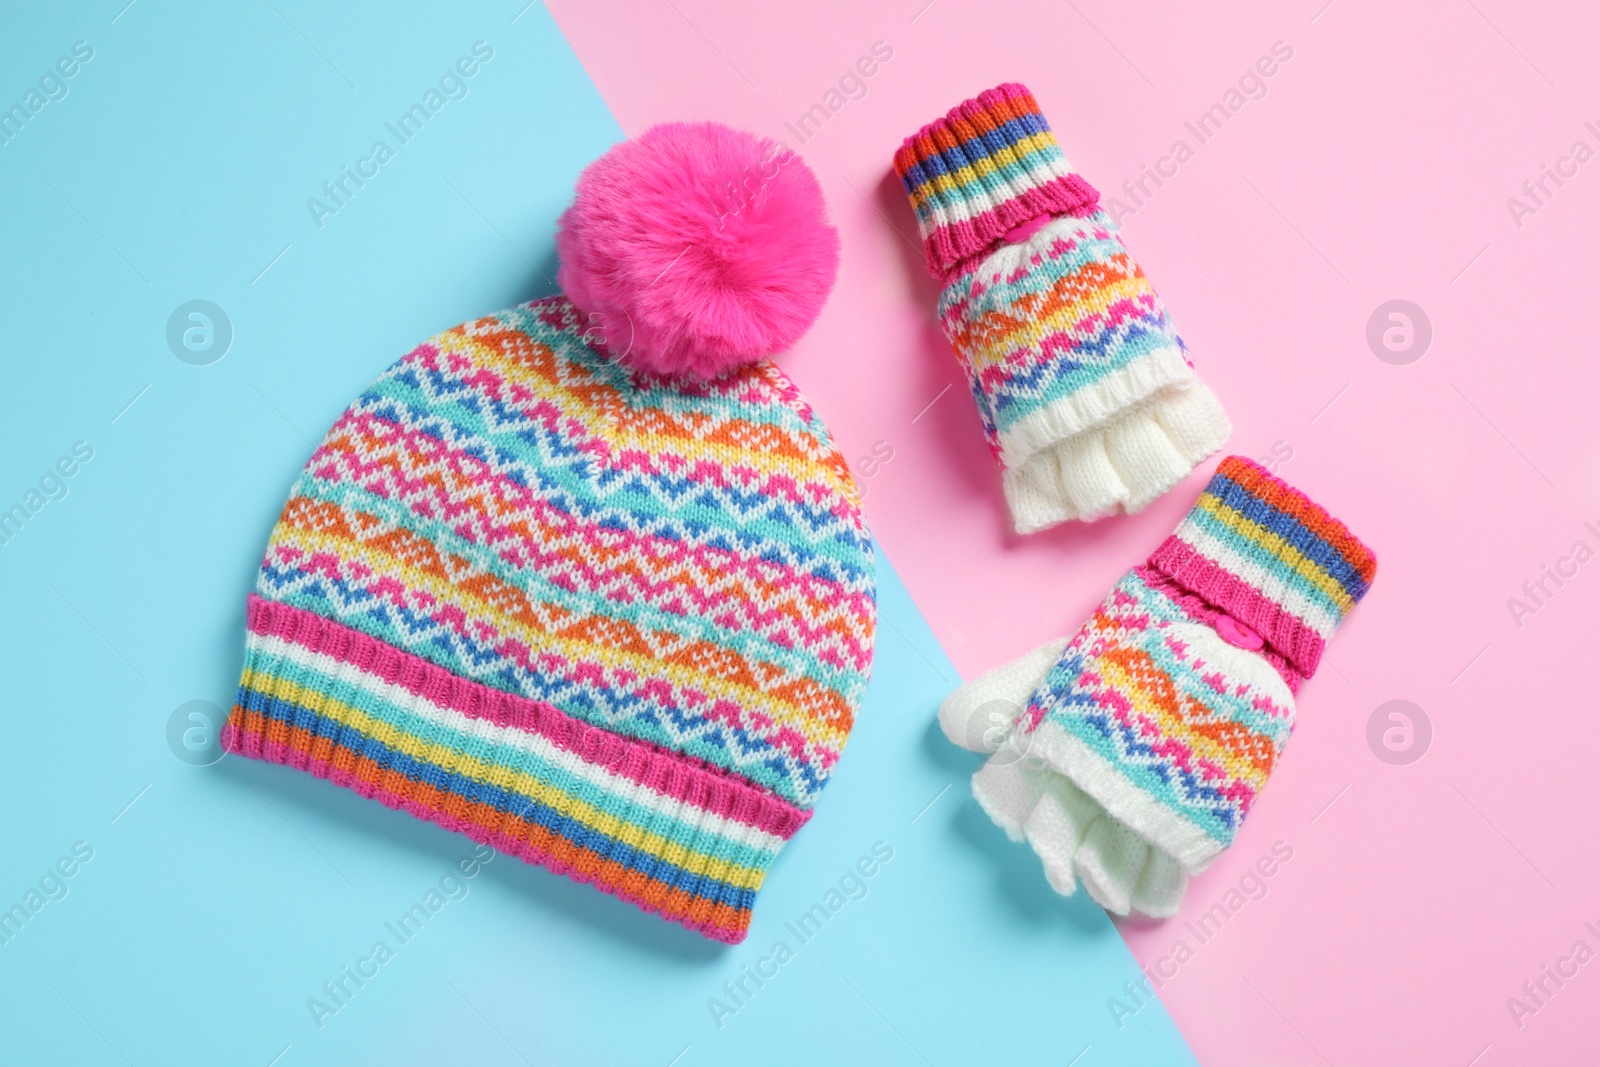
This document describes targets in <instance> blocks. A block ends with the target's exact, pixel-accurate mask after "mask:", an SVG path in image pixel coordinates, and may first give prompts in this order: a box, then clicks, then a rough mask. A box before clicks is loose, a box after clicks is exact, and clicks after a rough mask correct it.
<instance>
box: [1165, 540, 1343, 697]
mask: <svg viewBox="0 0 1600 1067" xmlns="http://www.w3.org/2000/svg"><path fill="white" fill-rule="evenodd" d="M1150 566H1151V567H1153V568H1155V569H1156V570H1158V571H1160V572H1161V573H1162V574H1164V575H1166V576H1167V577H1168V578H1171V579H1172V580H1173V581H1174V582H1176V583H1177V584H1178V585H1180V586H1182V587H1183V588H1184V589H1187V590H1188V591H1189V592H1191V593H1194V594H1195V595H1197V596H1199V597H1201V598H1203V599H1204V600H1205V601H1206V602H1207V603H1208V604H1210V605H1211V606H1212V607H1214V608H1216V609H1217V610H1218V611H1219V612H1222V613H1225V614H1228V615H1232V616H1233V617H1234V618H1235V619H1237V620H1239V621H1240V622H1242V623H1244V624H1245V625H1246V626H1248V627H1250V628H1251V629H1252V630H1254V631H1255V632H1256V633H1258V634H1260V635H1261V636H1262V638H1264V639H1265V640H1266V642H1267V644H1269V645H1271V646H1272V647H1273V648H1274V649H1276V650H1277V651H1278V652H1279V653H1280V654H1281V655H1282V656H1283V657H1284V659H1286V660H1288V662H1289V665H1290V666H1291V667H1293V668H1294V669H1295V670H1296V671H1298V672H1299V673H1300V675H1301V676H1302V677H1305V678H1310V677H1311V676H1312V675H1314V674H1316V673H1317V664H1319V663H1320V662H1322V647H1323V640H1322V635H1321V634H1318V633H1317V632H1316V631H1315V630H1312V629H1311V628H1310V627H1308V626H1307V625H1306V624H1305V623H1303V622H1301V621H1300V620H1299V619H1297V618H1295V617H1294V616H1293V615H1290V614H1289V613H1288V612H1287V611H1285V610H1283V608H1282V607H1280V606H1279V605H1278V604H1276V603H1274V602H1273V601H1271V600H1268V599H1267V598H1266V597H1264V596H1262V595H1261V591H1260V590H1258V589H1256V588H1255V586H1253V585H1250V584H1249V583H1248V582H1245V581H1244V580H1243V579H1241V578H1239V576H1238V575H1235V574H1232V573H1230V572H1229V571H1227V570H1225V569H1224V568H1223V567H1222V566H1220V565H1219V564H1218V563H1217V562H1216V561H1215V560H1212V559H1208V558H1207V557H1205V556H1203V555H1201V554H1200V553H1199V552H1197V551H1196V550H1195V548H1194V546H1192V545H1190V544H1188V543H1187V542H1185V541H1183V540H1182V539H1180V538H1179V537H1178V536H1177V535H1176V534H1174V535H1172V536H1171V537H1168V538H1167V539H1166V540H1165V541H1164V542H1162V544H1161V547H1160V548H1158V549H1156V550H1155V552H1153V553H1151V555H1150Z"/></svg>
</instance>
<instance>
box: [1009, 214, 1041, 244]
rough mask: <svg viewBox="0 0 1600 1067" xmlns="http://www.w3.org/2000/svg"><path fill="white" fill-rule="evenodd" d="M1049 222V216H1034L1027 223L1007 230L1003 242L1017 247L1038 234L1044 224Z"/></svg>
mask: <svg viewBox="0 0 1600 1067" xmlns="http://www.w3.org/2000/svg"><path fill="white" fill-rule="evenodd" d="M1049 221H1050V216H1049V215H1035V216H1034V217H1033V218H1031V219H1029V220H1028V221H1027V222H1024V223H1020V224H1019V225H1016V226H1013V227H1011V229H1009V230H1007V231H1006V236H1005V242H1006V243H1007V244H1013V245H1019V244H1021V243H1022V242H1023V241H1026V240H1027V239H1028V238H1030V237H1032V236H1033V235H1034V234H1036V233H1038V232H1039V231H1040V230H1042V229H1044V224H1045V223H1047V222H1049Z"/></svg>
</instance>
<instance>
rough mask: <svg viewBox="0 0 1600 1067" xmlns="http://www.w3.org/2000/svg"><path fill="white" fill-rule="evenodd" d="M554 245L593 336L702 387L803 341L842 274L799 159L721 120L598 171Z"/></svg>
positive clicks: (833, 234) (678, 125)
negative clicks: (704, 380)
mask: <svg viewBox="0 0 1600 1067" xmlns="http://www.w3.org/2000/svg"><path fill="white" fill-rule="evenodd" d="M556 248H557V250H558V251H559V252H560V254H561V271H560V274H559V275H558V279H559V282H560V285H561V288H562V289H563V290H565V291H566V294H567V296H568V297H569V298H571V300H572V302H573V303H574V304H575V305H576V306H577V307H578V309H579V310H581V311H583V312H585V313H586V314H587V315H588V319H589V324H590V327H591V336H595V335H598V336H600V337H603V338H604V344H605V348H606V349H607V350H608V351H609V352H611V353H612V354H613V355H614V356H615V357H616V358H617V359H620V360H622V361H623V362H625V363H628V364H630V365H632V366H634V367H637V368H639V369H640V370H645V371H650V372H653V373H658V374H682V375H686V376H689V377H694V378H714V377H717V376H718V375H720V374H723V373H724V372H726V371H728V370H730V369H732V368H734V367H737V366H740V365H741V364H745V363H750V362H754V361H755V360H758V359H763V358H765V357H767V356H770V355H772V354H774V353H776V352H779V351H782V350H783V349H785V348H787V347H789V346H790V345H791V344H793V343H794V342H795V341H796V340H798V339H799V337H800V335H801V334H803V333H805V332H806V330H807V329H808V328H809V327H810V326H811V324H812V323H813V322H815V321H816V318H817V315H818V314H819V313H821V311H822V304H823V302H824V301H825V300H826V299H827V297H828V291H829V290H830V289H832V288H833V279H834V275H835V274H836V273H837V272H838V269H839V234H838V232H837V231H835V230H834V228H833V227H832V226H830V225H829V224H828V221H827V217H826V211H825V205H824V204H823V200H822V188H821V187H820V186H819V185H818V184H817V179H816V176H815V175H813V174H812V173H811V170H810V169H809V168H808V167H807V166H806V165H805V163H804V162H802V161H801V159H800V157H799V156H797V155H795V154H794V153H793V152H791V151H789V150H788V149H787V148H784V147H783V146H781V145H779V144H777V143H776V142H774V141H771V140H769V139H766V138H759V137H756V136H754V135H752V134H748V133H743V132H741V131H739V130H734V129H730V128H729V127H727V126H723V125H721V124H719V123H713V122H701V123H687V122H674V123H668V124H666V125H662V126H653V127H651V128H650V129H648V130H646V131H645V132H644V133H643V134H641V135H640V136H638V137H636V138H634V139H632V140H629V141H625V142H623V143H622V144H619V145H617V146H616V147H615V148H612V149H611V150H610V151H609V152H607V153H606V154H605V155H603V156H601V157H600V158H599V159H598V160H596V161H595V162H594V163H592V164H590V165H589V167H588V168H587V169H586V170H585V171H584V172H583V174H582V175H581V176H580V177H579V178H578V189H577V196H576V198H575V199H574V200H573V202H572V206H571V207H569V208H567V210H566V212H565V213H564V214H563V215H562V216H561V223H560V229H559V231H558V232H557V234H556Z"/></svg>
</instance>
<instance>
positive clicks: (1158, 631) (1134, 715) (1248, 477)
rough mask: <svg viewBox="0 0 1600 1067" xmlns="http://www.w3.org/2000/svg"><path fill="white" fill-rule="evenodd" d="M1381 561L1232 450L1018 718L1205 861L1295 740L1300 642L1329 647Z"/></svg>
mask: <svg viewBox="0 0 1600 1067" xmlns="http://www.w3.org/2000/svg"><path fill="white" fill-rule="evenodd" d="M1376 567H1377V561H1376V557H1374V556H1373V554H1372V552H1371V550H1370V549H1368V548H1367V547H1366V546H1365V545H1363V544H1362V543H1361V542H1360V541H1359V540H1357V539H1356V538H1355V537H1354V536H1353V535H1352V534H1351V533H1350V532H1349V530H1348V529H1346V527H1345V526H1344V524H1343V523H1340V522H1338V521H1337V520H1336V519H1333V518H1332V517H1331V516H1329V515H1328V513H1327V512H1326V511H1325V510H1323V509H1322V508H1321V507H1319V506H1318V505H1316V504H1315V503H1313V502H1312V501H1311V500H1309V499H1308V498H1307V497H1306V496H1305V495H1304V494H1302V493H1300V492H1299V491H1298V490H1296V489H1293V488H1291V487H1289V486H1287V485H1285V484H1284V483H1283V482H1282V481H1280V480H1279V479H1277V478H1276V477H1274V476H1273V475H1272V474H1270V473H1269V472H1267V471H1266V470H1265V469H1264V468H1262V467H1260V466H1259V465H1257V464H1255V463H1253V462H1251V461H1250V460H1248V459H1244V458H1243V457H1239V456H1232V457H1229V458H1228V459H1226V460H1224V461H1223V462H1222V464H1221V465H1220V466H1219V467H1218V470H1217V473H1216V474H1215V475H1214V476H1213V478H1212V480H1211V483H1210V485H1209V486H1208V487H1207V489H1206V492H1205V493H1204V494H1203V495H1202V496H1201V498H1200V500H1199V501H1198V502H1197V503H1196V504H1195V506H1194V508H1193V509H1191V511H1190V513H1189V515H1188V516H1187V517H1186V518H1185V519H1184V521H1183V522H1182V523H1181V524H1180V526H1179V528H1178V533H1177V534H1176V535H1175V536H1174V537H1173V538H1171V539H1169V540H1168V541H1167V542H1166V543H1164V544H1163V545H1162V546H1161V548H1159V549H1158V550H1157V551H1156V553H1155V554H1154V555H1153V556H1152V557H1151V560H1150V563H1149V565H1147V566H1142V567H1137V568H1135V569H1134V570H1132V571H1130V572H1128V573H1127V574H1126V575H1124V576H1123V577H1122V579H1121V580H1119V581H1118V582H1117V584H1116V585H1115V586H1114V587H1113V588H1112V590H1111V594H1110V595H1109V596H1108V597H1107V598H1106V600H1105V602H1104V603H1103V604H1102V605H1101V606H1100V608H1099V609H1098V610H1097V611H1096V612H1095V614H1094V617H1093V618H1091V619H1090V620H1089V621H1088V622H1087V623H1085V624H1084V626H1083V628H1082V629H1081V630H1079V631H1078V633H1077V634H1076V635H1075V636H1074V637H1073V639H1072V641H1071V642H1070V643H1069V644H1068V645H1067V648H1066V651H1065V652H1064V653H1063V654H1062V656H1061V658H1060V660H1059V661H1058V663H1057V664H1056V666H1055V667H1054V668H1052V669H1051V671H1050V672H1049V674H1048V675H1047V676H1046V677H1045V679H1044V682H1043V684H1042V685H1041V686H1040V687H1039V689H1038V690H1037V692H1036V693H1035V694H1034V696H1033V698H1032V700H1031V701H1030V703H1029V705H1028V707H1027V709H1026V710H1025V711H1024V713H1023V716H1022V718H1021V720H1020V728H1021V730H1022V731H1023V732H1024V733H1032V734H1035V735H1036V736H1035V740H1034V741H1033V742H1032V745H1031V746H1030V751H1034V752H1038V753H1043V754H1045V756H1046V758H1047V759H1049V760H1050V761H1051V762H1052V763H1053V764H1054V765H1055V766H1057V767H1058V768H1060V769H1062V770H1063V771H1064V772H1065V773H1067V774H1068V775H1069V776H1070V777H1071V778H1072V779H1073V780H1074V781H1075V782H1076V783H1077V784H1078V785H1079V786H1080V787H1082V788H1083V789H1084V791H1085V792H1087V793H1088V794H1090V795H1091V796H1093V797H1094V798H1095V799H1096V800H1097V801H1099V802H1100V803H1101V804H1103V805H1104V806H1105V807H1106V809H1107V810H1109V811H1111V812H1112V813H1113V814H1114V815H1115V816H1116V817H1117V818H1118V819H1120V820H1121V821H1122V822H1124V823H1126V824H1128V825H1129V826H1131V827H1133V828H1134V829H1135V830H1136V831H1137V832H1138V833H1139V834H1140V835H1141V836H1142V837H1144V838H1145V839H1146V840H1148V841H1150V842H1151V843H1153V844H1155V845H1157V846H1158V847H1160V848H1162V849H1164V850H1165V851H1166V852H1168V853H1170V854H1171V855H1173V856H1175V857H1176V858H1177V859H1178V860H1179V861H1181V862H1182V863H1183V864H1184V866H1185V867H1186V868H1188V869H1189V870H1190V871H1191V872H1193V871H1197V870H1199V869H1201V868H1202V867H1203V866H1204V864H1205V863H1206V862H1207V861H1209V859H1210V858H1212V857H1213V856H1214V855H1215V854H1216V853H1217V852H1219V851H1221V850H1222V849H1223V848H1226V847H1227V846H1228V845H1230V844H1231V843H1232V842H1233V838H1234V835H1235V833H1236V832H1237V831H1238V828H1239V826H1240V824H1241V823H1242V822H1243V821H1244V818H1245V816H1246V815H1247V814H1249V812H1250V808H1251V805H1252V804H1253V803H1254V802H1255V799H1256V797H1257V795H1258V794H1259V793H1260V791H1261V789H1262V788H1263V787H1264V786H1265V785H1266V782H1267V779H1268V778H1269V777H1270V776H1271V774H1272V770H1273V768H1274V767H1275V766H1276V764H1277V761H1278V758H1279V756H1281V755H1282V753H1283V749H1284V746H1285V745H1286V744H1287V743H1288V740H1289V735H1290V732H1291V730H1292V729H1293V727H1294V719H1295V704H1294V694H1295V693H1296V692H1297V691H1298V688H1299V683H1300V682H1301V681H1303V680H1304V679H1305V678H1308V677H1310V673H1311V670H1312V669H1314V668H1315V656H1313V657H1311V659H1310V660H1308V659H1307V658H1306V656H1305V649H1306V647H1307V645H1306V643H1305V642H1306V639H1305V635H1306V634H1311V635H1312V636H1313V637H1315V639H1316V642H1317V643H1316V645H1315V651H1316V654H1317V655H1320V652H1321V641H1322V640H1323V638H1325V637H1327V636H1330V635H1331V633H1332V627H1333V626H1335V625H1337V622H1338V621H1339V620H1340V619H1342V618H1343V617H1344V614H1345V613H1346V612H1348V611H1349V609H1350V608H1351V607H1353V606H1354V604H1355V602H1356V601H1357V600H1359V599H1360V598H1361V597H1362V596H1364V595H1365V594H1366V591H1367V589H1368V588H1369V587H1370V586H1371V583H1372V580H1373V577H1374V576H1375V574H1376ZM1312 625H1316V626H1326V629H1325V630H1321V631H1313V630H1311V629H1310V627H1311V626H1312ZM1252 631H1257V632H1252ZM1219 635H1223V636H1222V637H1221V638H1220V639H1219ZM1258 653H1259V654H1258Z"/></svg>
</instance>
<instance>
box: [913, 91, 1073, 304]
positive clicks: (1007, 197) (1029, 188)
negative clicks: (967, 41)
mask: <svg viewBox="0 0 1600 1067" xmlns="http://www.w3.org/2000/svg"><path fill="white" fill-rule="evenodd" d="M894 169H895V173H896V174H898V175H900V181H901V183H902V184H903V185H904V186H905V190H906V195H907V196H909V197H910V198H911V207H912V210H913V211H915V212H916V215H917V226H918V228H919V229H920V230H921V231H922V242H923V248H924V250H925V251H926V253H927V257H928V269H929V270H930V271H932V272H933V275H934V277H936V278H939V279H941V280H942V279H944V278H946V277H948V276H949V275H950V274H951V273H953V272H954V270H955V268H956V267H957V266H958V265H959V264H960V263H961V262H962V261H963V260H966V259H969V258H971V257H974V256H980V255H983V254H984V253H986V252H988V251H990V250H992V249H993V248H995V247H996V246H998V245H1000V244H1003V243H1004V242H1005V240H1006V235H1007V233H1008V232H1009V231H1011V230H1012V229H1014V228H1016V227H1019V226H1022V225H1023V224H1024V223H1028V222H1032V221H1033V220H1035V219H1039V220H1044V219H1049V218H1054V217H1056V216H1059V215H1087V214H1089V213H1090V212H1092V211H1094V209H1095V207H1096V205H1097V204H1098V203H1099V201H1100V194H1099V193H1097V192H1095V190H1094V188H1093V187H1092V186H1090V185H1089V183H1088V182H1086V181H1084V180H1083V178H1082V177H1080V176H1079V175H1078V174H1077V173H1076V172H1075V171H1074V170H1073V169H1072V164H1070V163H1068V162H1067V157H1066V156H1065V155H1064V154H1062V151H1061V146H1060V145H1058V144H1057V143H1056V137H1055V134H1053V133H1051V132H1050V124H1049V123H1048V122H1046V121H1045V118H1044V115H1043V114H1042V113H1041V112H1040V111H1039V105H1038V104H1037V103H1036V102H1035V101H1034V99H1033V94H1032V93H1030V92H1028V90H1027V88H1026V87H1024V86H1022V85H1017V84H1015V83H1008V84H1006V85H1001V86H998V87H997V88H994V89H990V90H988V91H987V92H983V93H979V94H978V95H977V96H975V97H973V98H972V99H971V100H968V101H966V102H965V103H962V104H958V105H956V107H954V108H952V109H951V111H950V112H949V114H947V115H945V117H944V118H942V119H939V120H937V121H935V122H930V123H929V124H928V125H926V126H924V127H923V128H922V129H921V130H919V131H918V132H917V134H916V135H915V136H913V137H908V138H906V140H905V143H904V144H902V145H901V146H900V149H899V150H898V151H897V152H895V154H894Z"/></svg>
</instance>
